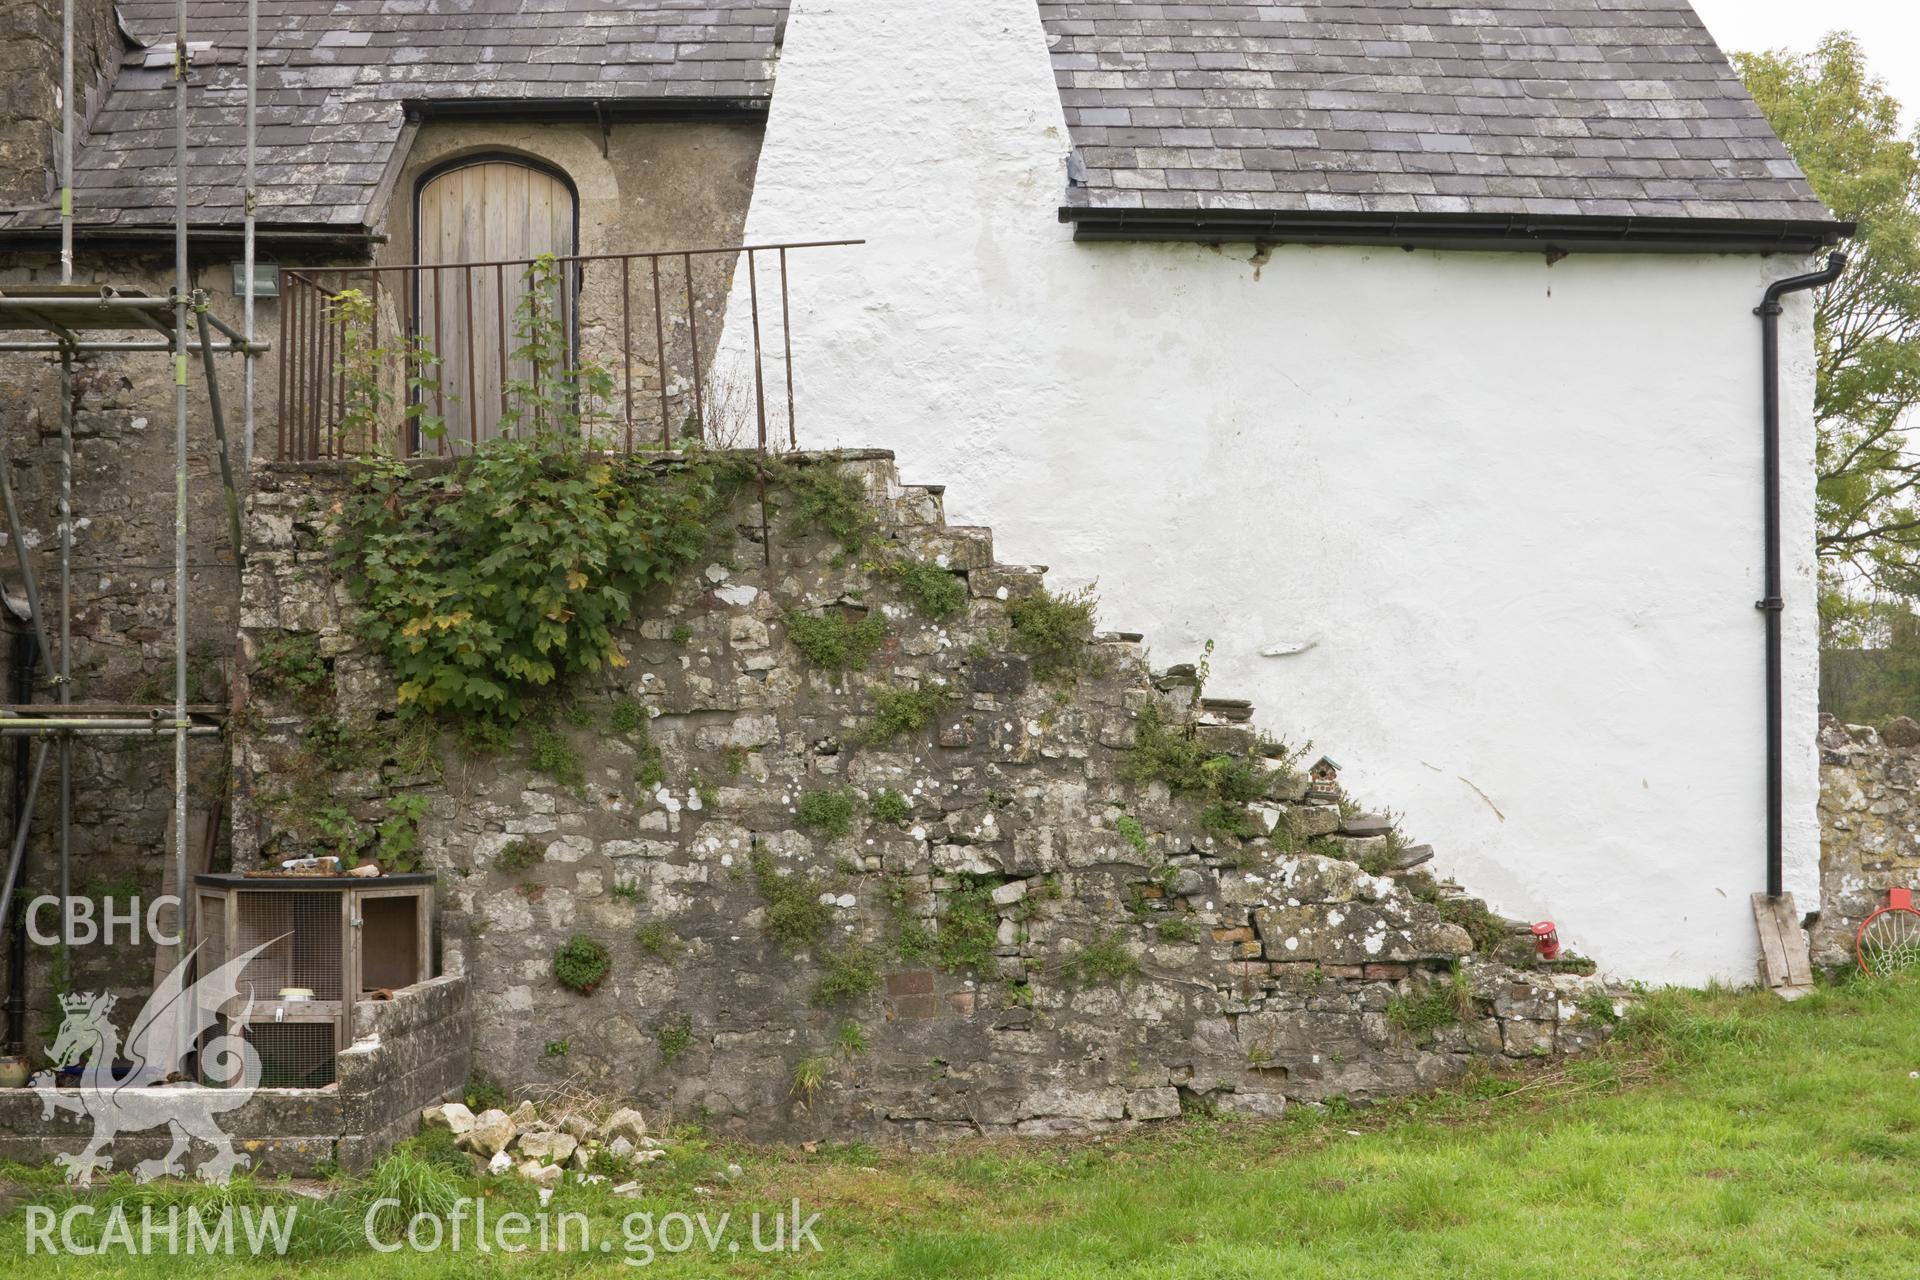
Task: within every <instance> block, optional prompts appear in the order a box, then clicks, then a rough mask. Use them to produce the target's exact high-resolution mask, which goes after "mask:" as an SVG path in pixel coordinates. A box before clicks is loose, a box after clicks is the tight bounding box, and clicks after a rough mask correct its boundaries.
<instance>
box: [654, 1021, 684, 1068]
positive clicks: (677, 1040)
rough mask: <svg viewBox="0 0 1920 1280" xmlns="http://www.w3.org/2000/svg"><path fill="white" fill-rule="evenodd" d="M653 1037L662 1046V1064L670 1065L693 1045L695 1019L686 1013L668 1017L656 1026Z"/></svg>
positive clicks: (664, 1065)
mask: <svg viewBox="0 0 1920 1280" xmlns="http://www.w3.org/2000/svg"><path fill="white" fill-rule="evenodd" d="M653 1039H654V1042H655V1043H656V1044H658V1045H659V1046H660V1065H661V1066H663V1067H670V1066H672V1065H673V1060H674V1059H675V1058H677V1057H679V1056H680V1055H681V1054H683V1053H685V1052H686V1051H687V1050H688V1049H691V1048H692V1047H693V1019H692V1018H690V1017H688V1016H687V1015H686V1014H684V1013H683V1014H680V1015H678V1016H677V1017H672V1018H668V1019H666V1020H665V1021H664V1022H661V1023H660V1024H659V1025H657V1026H655V1027H654V1029H653Z"/></svg>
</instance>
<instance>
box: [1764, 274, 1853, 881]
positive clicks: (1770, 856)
mask: <svg viewBox="0 0 1920 1280" xmlns="http://www.w3.org/2000/svg"><path fill="white" fill-rule="evenodd" d="M1846 268H1847V257H1846V255H1845V254H1843V253H1836V254H1833V255H1831V256H1829V257H1828V258H1827V265H1826V267H1825V268H1824V269H1823V270H1820V271H1815V272H1811V273H1809V274H1807V275H1804V276H1793V277H1790V278H1789V279H1786V280H1776V281H1774V282H1773V283H1772V284H1770V285H1768V286H1767V293H1766V296H1765V297H1764V298H1762V299H1761V301H1760V305H1759V306H1758V307H1755V308H1754V314H1755V315H1757V316H1759V317H1760V329H1761V334H1762V338H1761V364H1762V373H1761V379H1762V382H1761V388H1760V394H1761V403H1762V405H1763V406H1764V407H1763V413H1764V415H1765V418H1766V424H1765V431H1766V489H1767V594H1766V596H1765V598H1763V599H1762V600H1761V601H1760V602H1759V603H1758V604H1756V605H1755V606H1754V607H1755V608H1757V609H1759V610H1760V611H1761V613H1762V614H1763V615H1764V616H1765V617H1766V620H1767V896H1768V897H1769V898H1778V897H1779V896H1780V893H1781V888H1782V880H1783V876H1782V873H1781V843H1782V832H1783V829H1784V813H1785V809H1786V799H1785V794H1784V789H1783V786H1782V781H1781V768H1782V766H1781V757H1782V755H1783V748H1782V745H1781V737H1782V720H1783V719H1784V713H1783V711H1782V708H1781V692H1780V681H1781V670H1782V667H1783V666H1784V665H1785V664H1784V662H1783V661H1782V658H1781V654H1780V614H1781V611H1782V610H1784V609H1785V608H1786V607H1787V603H1786V601H1785V600H1783V599H1782V598H1781V596H1780V592H1781V589H1782V588H1781V585H1780V313H1781V312H1782V311H1784V310H1785V309H1786V308H1784V307H1782V306H1781V305H1780V299H1782V298H1784V297H1785V296H1786V295H1788V294H1790V293H1800V292H1802V291H1804V290H1807V289H1818V288H1819V287H1820V286H1821V285H1824V284H1832V283H1833V282H1834V281H1835V280H1837V279H1839V278H1840V273H1841V272H1842V271H1844V270H1846Z"/></svg>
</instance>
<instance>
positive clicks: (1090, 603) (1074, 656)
mask: <svg viewBox="0 0 1920 1280" xmlns="http://www.w3.org/2000/svg"><path fill="white" fill-rule="evenodd" d="M1097 603H1098V602H1097V600H1096V598H1095V596H1094V594H1093V589H1092V588H1091V587H1089V588H1087V589H1086V590H1084V591H1075V592H1070V593H1068V594H1066V595H1055V594H1054V593H1053V592H1051V591H1047V590H1045V589H1044V588H1043V589H1042V590H1040V591H1037V592H1035V593H1034V594H1033V595H1030V596H1022V597H1021V598H1019V599H1018V600H1015V601H1013V602H1011V603H1010V604H1008V605H1007V617H1008V618H1009V619H1010V620H1011V621H1012V623H1013V645H1014V648H1016V649H1018V650H1019V651H1020V652H1022V653H1024V654H1026V655H1027V656H1028V657H1029V658H1031V659H1032V660H1033V674H1034V675H1036V676H1038V677H1039V678H1040V679H1042V680H1072V679H1073V678H1075V677H1076V676H1078V675H1079V674H1080V672H1081V670H1082V669H1083V668H1084V667H1085V665H1086V660H1087V646H1088V645H1089V644H1090V643H1092V641H1093V611H1094V607H1095V605H1096V604H1097Z"/></svg>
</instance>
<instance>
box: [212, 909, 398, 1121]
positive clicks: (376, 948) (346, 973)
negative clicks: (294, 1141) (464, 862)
mask: <svg viewBox="0 0 1920 1280" xmlns="http://www.w3.org/2000/svg"><path fill="white" fill-rule="evenodd" d="M194 886H195V887H194V941H195V943H196V944H197V945H198V946H199V948H200V951H199V953H198V955H197V956H196V957H195V966H194V967H195V971H196V977H199V978H204V977H206V976H207V975H208V974H210V973H212V972H213V971H214V970H215V969H217V968H219V967H220V966H221V965H223V964H225V963H227V962H228V961H229V960H233V959H236V958H238V957H239V956H241V955H244V954H245V953H246V952H248V951H251V950H253V949H254V948H256V947H261V946H264V947H265V949H264V950H262V951H261V952H260V954H259V955H257V956H255V957H254V958H253V960H252V961H251V962H249V963H248V964H247V966H246V968H245V969H243V970H242V971H241V973H240V976H239V982H238V994H237V995H236V996H234V997H233V998H232V999H229V1000H228V1001H226V1002H225V1004H224V1005H223V1006H222V1007H221V1008H220V1009H219V1010H218V1012H219V1014H220V1015H221V1018H222V1020H223V1022H224V1023H225V1024H226V1025H227V1026H228V1028H229V1029H230V1030H232V1031H235V1032H238V1033H239V1034H240V1035H243V1036H244V1037H245V1038H246V1040H247V1041H248V1043H250V1044H251V1045H252V1046H253V1048H254V1051H255V1052H256V1053H257V1054H258V1055H259V1057H260V1063H261V1077H260V1084H261V1086H262V1087H264V1088H317V1087H320V1086H324V1085H329V1084H332V1083H333V1082H334V1055H335V1054H337V1053H338V1052H340V1050H341V1049H343V1048H344V1047H346V1045H347V1044H348V1043H350V1042H351V1039H352V1034H353V1033H352V1027H353V1009H354V1005H355V1004H356V1003H358V1002H360V1001H364V1000H380V999H391V998H392V996H393V993H394V992H396V991H399V990H401V989H402V988H404V987H410V986H412V985H414V984H415V983H418V982H425V981H426V980H427V979H429V978H431V977H432V976H433V960H432V948H431V942H432V922H433V888H434V877H433V876H432V875H431V874H429V873H414V874H405V875H386V876H375V877H365V878H362V877H356V876H343V875H303V874H285V873H277V872H254V873H214V874H203V875H199V876H196V877H195V878H194Z"/></svg>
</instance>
